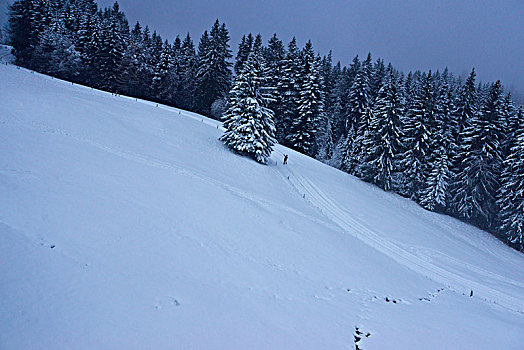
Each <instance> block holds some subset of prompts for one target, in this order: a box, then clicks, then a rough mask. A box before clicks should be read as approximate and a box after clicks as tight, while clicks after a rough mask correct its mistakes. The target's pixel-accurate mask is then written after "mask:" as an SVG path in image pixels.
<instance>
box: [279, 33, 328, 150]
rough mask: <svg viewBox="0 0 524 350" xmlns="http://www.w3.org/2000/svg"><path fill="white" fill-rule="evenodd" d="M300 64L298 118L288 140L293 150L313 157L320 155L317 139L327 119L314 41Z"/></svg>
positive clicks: (305, 50) (293, 124) (303, 55)
mask: <svg viewBox="0 0 524 350" xmlns="http://www.w3.org/2000/svg"><path fill="white" fill-rule="evenodd" d="M301 61H302V63H301V65H302V67H301V68H302V72H301V73H302V77H301V78H302V79H301V82H300V87H299V91H300V95H299V97H298V116H297V117H296V118H295V119H294V120H293V121H292V124H291V129H290V132H289V134H288V135H287V139H288V142H289V144H290V145H291V147H292V148H294V149H295V150H297V151H299V152H302V153H304V154H307V155H309V156H312V157H314V156H315V155H316V154H317V152H318V140H317V136H318V135H319V134H321V132H322V129H321V127H322V125H323V123H324V118H325V115H324V104H323V96H322V84H323V82H322V77H321V75H320V69H319V64H320V63H319V61H318V59H317V58H316V57H315V53H314V52H313V45H312V44H311V41H308V42H307V43H306V46H305V48H304V50H303V52H302V58H301Z"/></svg>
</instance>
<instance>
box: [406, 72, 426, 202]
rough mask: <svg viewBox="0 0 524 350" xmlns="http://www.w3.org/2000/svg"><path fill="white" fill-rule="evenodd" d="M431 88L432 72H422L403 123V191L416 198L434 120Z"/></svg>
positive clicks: (418, 193) (420, 185) (421, 183)
mask: <svg viewBox="0 0 524 350" xmlns="http://www.w3.org/2000/svg"><path fill="white" fill-rule="evenodd" d="M433 104H434V91H433V76H432V74H431V72H429V73H428V74H426V73H424V74H422V78H421V82H420V85H419V86H418V87H417V88H416V94H415V97H414V100H413V103H412V105H411V106H410V108H409V110H408V111H407V114H406V118H405V119H406V120H405V122H404V123H405V124H404V127H403V141H402V143H403V145H404V147H405V151H404V153H403V154H402V156H401V157H402V160H401V166H402V170H403V175H404V176H403V179H402V180H401V183H402V185H401V187H402V194H404V195H407V196H409V197H411V198H412V199H414V200H416V201H419V199H420V192H421V190H422V188H423V182H424V179H425V178H426V177H427V175H428V173H427V159H428V158H429V157H430V156H431V152H432V144H431V131H430V130H431V129H432V123H434V114H433V113H434V109H433V108H434V106H433Z"/></svg>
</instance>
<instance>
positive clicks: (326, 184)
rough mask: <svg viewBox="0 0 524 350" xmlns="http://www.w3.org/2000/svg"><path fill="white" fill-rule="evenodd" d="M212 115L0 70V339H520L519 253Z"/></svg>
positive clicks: (236, 344)
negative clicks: (248, 153)
mask: <svg viewBox="0 0 524 350" xmlns="http://www.w3.org/2000/svg"><path fill="white" fill-rule="evenodd" d="M2 52H4V53H5V49H3V51H2ZM0 54H1V52H0ZM220 129H221V128H220V126H219V125H218V123H217V122H216V121H213V120H210V119H206V118H204V117H201V116H199V115H197V114H194V113H190V112H185V111H181V110H178V109H175V108H168V107H164V106H158V107H157V106H156V104H154V103H150V102H145V101H140V100H138V101H137V100H135V99H133V98H127V97H120V96H113V95H111V94H109V93H104V92H100V91H97V90H93V89H90V88H86V87H82V86H77V85H72V84H71V83H67V82H64V81H60V80H56V79H52V78H50V77H46V76H43V75H40V74H37V73H32V72H30V71H27V70H25V69H17V67H15V66H12V65H7V66H6V65H0V237H1V239H0V251H1V253H0V348H1V349H167V348H171V349H352V348H355V343H354V334H355V327H359V330H360V331H361V332H363V333H364V334H363V335H361V338H362V339H361V340H360V342H359V346H360V347H361V348H363V349H523V348H524V345H523V344H524V255H523V254H520V253H518V252H516V251H514V250H512V249H510V248H508V247H506V246H505V245H504V244H502V243H501V242H499V241H497V240H496V239H495V238H493V237H492V236H491V235H489V234H488V233H485V232H483V231H481V230H478V229H476V228H473V227H471V226H468V225H465V224H463V223H461V222H459V221H457V220H454V219H452V218H449V217H446V216H443V215H439V214H434V213H430V212H427V211H424V210H423V209H421V208H420V207H418V206H417V205H415V204H414V203H412V202H410V201H408V200H406V199H403V198H400V197H398V196H395V195H393V194H389V193H385V192H383V191H381V190H380V189H377V188H375V187H373V186H370V185H368V184H365V183H363V182H361V181H359V180H357V179H355V178H353V177H351V176H349V175H347V174H345V173H343V172H340V171H338V170H336V169H333V168H330V167H328V166H326V165H323V164H321V163H319V162H317V161H315V160H313V159H311V158H308V157H305V156H303V155H300V154H298V153H296V152H293V151H291V150H289V149H286V148H284V147H280V146H278V147H277V148H276V150H275V152H274V153H273V156H272V162H271V164H270V165H269V166H263V165H259V164H258V163H256V162H254V161H252V160H250V159H247V158H243V157H239V156H237V155H234V154H232V153H231V152H229V151H228V150H227V149H226V148H225V147H224V146H223V145H222V144H221V143H220V142H219V141H217V138H218V137H219V135H220V134H221V130H220ZM284 153H287V154H289V155H290V157H289V164H288V165H286V166H284V165H282V155H283V154H284ZM471 290H473V296H472V297H470V291H471ZM367 333H369V336H368V337H366V336H365V335H366V334H367Z"/></svg>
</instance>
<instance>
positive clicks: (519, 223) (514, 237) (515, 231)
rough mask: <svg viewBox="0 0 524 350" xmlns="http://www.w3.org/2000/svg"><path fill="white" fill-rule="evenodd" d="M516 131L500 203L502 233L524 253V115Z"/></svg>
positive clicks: (504, 173)
mask: <svg viewBox="0 0 524 350" xmlns="http://www.w3.org/2000/svg"><path fill="white" fill-rule="evenodd" d="M516 116H517V117H516V118H515V122H516V125H515V132H514V133H513V134H512V139H511V141H510V142H509V154H508V156H507V158H506V159H505V160H504V163H503V169H504V170H503V171H502V176H501V186H500V189H499V191H498V196H497V204H498V207H499V208H500V212H499V216H498V221H499V222H500V227H499V229H498V231H499V233H500V234H501V235H502V236H503V237H504V238H505V240H506V241H507V242H508V243H509V244H511V245H513V246H514V247H515V248H516V249H518V250H520V251H524V112H523V110H522V107H520V108H519V111H518V112H517V113H516Z"/></svg>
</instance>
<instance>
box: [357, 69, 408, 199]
mask: <svg viewBox="0 0 524 350" xmlns="http://www.w3.org/2000/svg"><path fill="white" fill-rule="evenodd" d="M401 113H402V106H401V96H400V91H399V87H398V83H397V80H396V79H395V77H393V73H392V72H388V74H387V76H386V77H385V81H384V84H383V85H382V88H381V89H380V91H379V93H378V96H377V100H376V102H375V104H374V106H373V113H372V119H371V124H370V130H369V132H368V133H366V137H365V138H364V139H363V143H364V145H363V149H365V150H366V155H365V158H364V164H365V168H364V171H363V173H364V174H363V175H364V179H366V180H368V181H370V182H372V183H374V184H376V185H377V186H379V187H381V188H382V189H384V190H386V191H389V190H392V189H393V188H394V178H395V174H396V172H398V170H399V165H398V161H399V160H398V155H399V153H400V152H401V151H402V148H401V145H400V129H401V124H400V123H401V120H400V118H401Z"/></svg>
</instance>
